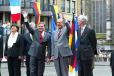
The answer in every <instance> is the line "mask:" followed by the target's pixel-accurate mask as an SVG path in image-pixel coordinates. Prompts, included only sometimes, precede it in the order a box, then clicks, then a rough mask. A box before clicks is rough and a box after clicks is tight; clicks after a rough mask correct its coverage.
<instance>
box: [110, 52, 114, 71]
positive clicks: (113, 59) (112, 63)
mask: <svg viewBox="0 0 114 76" xmlns="http://www.w3.org/2000/svg"><path fill="white" fill-rule="evenodd" d="M110 66H111V68H113V69H114V51H112V52H111V57H110Z"/></svg>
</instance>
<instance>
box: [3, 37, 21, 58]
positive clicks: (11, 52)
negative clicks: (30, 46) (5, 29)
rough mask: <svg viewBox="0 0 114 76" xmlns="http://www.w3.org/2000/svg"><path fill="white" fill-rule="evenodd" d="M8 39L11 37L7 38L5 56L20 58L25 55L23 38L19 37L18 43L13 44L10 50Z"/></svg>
mask: <svg viewBox="0 0 114 76" xmlns="http://www.w3.org/2000/svg"><path fill="white" fill-rule="evenodd" d="M8 39H9V35H8V36H7V38H6V43H5V53H4V55H5V56H8V57H18V56H22V55H23V53H22V52H23V50H22V42H21V41H22V36H21V35H18V37H17V40H16V42H15V43H14V44H13V46H12V47H11V48H8Z"/></svg>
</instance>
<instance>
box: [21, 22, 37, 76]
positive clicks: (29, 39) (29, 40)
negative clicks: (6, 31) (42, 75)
mask: <svg viewBox="0 0 114 76" xmlns="http://www.w3.org/2000/svg"><path fill="white" fill-rule="evenodd" d="M30 27H31V28H32V29H34V30H35V24H34V23H33V22H32V23H30ZM32 41H33V37H32V34H31V33H29V32H28V33H25V34H24V35H23V42H24V44H23V45H24V46H23V48H24V52H23V53H24V59H26V74H27V76H30V66H29V65H30V55H29V54H28V51H29V49H30V46H31V43H32Z"/></svg>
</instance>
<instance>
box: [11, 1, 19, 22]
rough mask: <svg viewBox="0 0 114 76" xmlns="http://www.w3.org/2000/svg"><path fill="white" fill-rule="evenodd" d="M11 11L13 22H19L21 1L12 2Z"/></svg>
mask: <svg viewBox="0 0 114 76" xmlns="http://www.w3.org/2000/svg"><path fill="white" fill-rule="evenodd" d="M10 10H11V18H12V22H17V21H18V20H20V18H21V0H10Z"/></svg>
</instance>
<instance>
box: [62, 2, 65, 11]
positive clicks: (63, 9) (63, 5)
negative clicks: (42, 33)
mask: <svg viewBox="0 0 114 76" xmlns="http://www.w3.org/2000/svg"><path fill="white" fill-rule="evenodd" d="M61 11H62V12H65V0H62V3H61Z"/></svg>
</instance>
